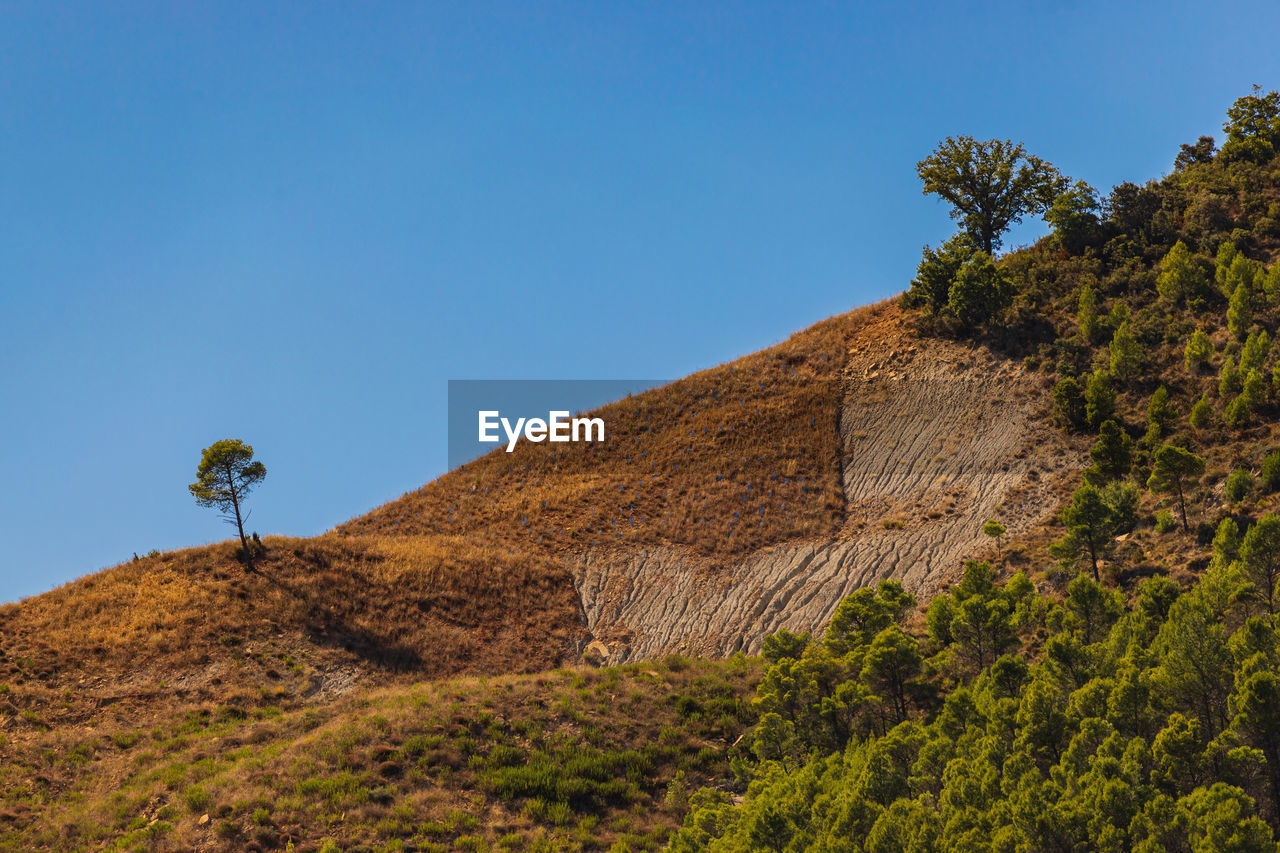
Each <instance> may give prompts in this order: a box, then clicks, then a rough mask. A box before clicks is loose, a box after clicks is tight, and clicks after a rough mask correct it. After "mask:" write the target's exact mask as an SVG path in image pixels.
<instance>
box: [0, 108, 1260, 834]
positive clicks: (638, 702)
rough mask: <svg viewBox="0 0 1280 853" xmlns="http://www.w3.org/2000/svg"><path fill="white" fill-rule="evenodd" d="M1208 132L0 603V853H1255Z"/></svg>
mask: <svg viewBox="0 0 1280 853" xmlns="http://www.w3.org/2000/svg"><path fill="white" fill-rule="evenodd" d="M1253 97H1254V98H1258V97H1259V96H1258V95H1255V96H1253ZM1242 100H1247V98H1246V99H1242ZM1273 100H1274V101H1275V102H1276V103H1275V105H1274V106H1275V107H1276V109H1275V115H1276V121H1277V126H1278V127H1280V96H1276V97H1275V98H1274V99H1273ZM1268 103H1269V102H1268ZM1263 106H1266V104H1263ZM1231 127H1234V128H1235V129H1234V130H1232V131H1231V133H1234V134H1235V136H1233V137H1231V139H1230V140H1229V143H1228V145H1227V146H1225V147H1224V149H1223V150H1222V151H1218V150H1217V149H1216V148H1215V147H1214V145H1213V143H1212V141H1211V140H1210V141H1208V142H1206V141H1205V139H1201V140H1200V141H1198V142H1197V143H1196V144H1195V145H1188V146H1184V147H1183V151H1182V153H1181V154H1180V155H1179V158H1178V160H1177V161H1176V163H1175V169H1174V171H1173V172H1172V173H1171V174H1170V175H1168V176H1166V177H1165V178H1163V179H1161V180H1159V181H1152V182H1149V183H1148V184H1146V185H1143V186H1138V185H1136V184H1122V185H1120V186H1118V187H1116V188H1115V189H1114V190H1113V191H1112V192H1111V194H1110V195H1109V196H1107V197H1106V198H1105V199H1103V198H1101V197H1100V196H1099V195H1098V194H1097V193H1095V192H1094V191H1093V190H1092V189H1091V188H1089V187H1087V185H1083V184H1082V183H1080V182H1077V183H1076V184H1075V185H1073V187H1074V188H1072V189H1069V190H1066V191H1063V192H1061V193H1060V195H1059V196H1058V197H1057V200H1056V201H1055V202H1054V203H1053V205H1052V207H1051V208H1050V209H1049V210H1048V211H1047V212H1046V214H1045V215H1046V217H1047V218H1048V219H1049V220H1050V221H1051V223H1052V224H1053V233H1052V234H1051V235H1050V236H1048V237H1046V238H1044V239H1043V240H1041V241H1040V242H1038V243H1037V244H1036V245H1034V246H1031V247H1026V248H1022V249H1018V250H1016V251H1013V252H1010V253H1008V254H1006V255H1004V256H1002V257H998V258H996V257H992V256H991V255H989V254H987V253H985V252H982V251H979V250H977V249H976V248H975V246H976V241H975V239H974V235H967V234H964V233H961V234H958V235H957V237H956V238H954V239H953V240H952V241H948V244H946V245H945V246H944V247H942V248H940V249H938V250H933V249H930V248H928V247H926V249H925V251H924V254H923V259H922V263H921V267H920V272H919V275H918V277H917V279H916V281H914V282H913V283H912V286H911V288H910V290H909V291H908V292H907V293H906V294H904V296H903V298H902V299H900V300H896V301H894V302H886V303H881V304H879V305H874V306H870V307H867V308H863V309H859V310H857V311H854V312H851V313H849V314H844V315H840V316H836V317H832V318H830V319H828V320H825V321H822V322H820V323H818V324H816V325H814V326H813V327H811V328H809V329H806V330H803V331H801V332H798V333H797V334H795V335H793V336H792V337H790V338H789V339H787V340H786V341H784V342H782V343H780V344H777V345H775V346H773V347H770V348H768V349H765V350H762V351H760V352H759V353H755V354H752V355H749V356H746V357H744V358H741V359H738V360H736V361H733V362H730V363H727V364H725V365H723V366H721V367H717V368H713V369H711V370H707V371H703V372H700V373H697V374H694V375H692V376H690V377H688V378H686V379H683V380H679V381H677V382H674V383H671V384H670V385H667V386H664V387H662V388H657V389H653V390H651V391H648V392H645V393H643V394H637V395H634V396H632V397H628V398H627V399H625V400H619V401H617V402H615V403H612V404H610V405H608V406H605V407H603V408H602V409H600V410H599V411H598V414H599V415H600V416H601V417H603V418H605V419H606V421H607V422H608V423H609V424H610V440H609V441H608V442H605V443H603V444H584V445H568V446H567V447H565V448H560V447H557V448H555V449H554V450H553V449H552V447H551V446H550V445H531V444H528V443H523V444H521V445H519V446H518V447H517V449H516V451H515V452H514V453H511V454H507V453H504V452H502V451H496V452H494V453H491V454H489V455H487V456H484V457H482V458H480V459H478V460H475V461H473V462H471V463H468V464H467V465H464V466H462V467H461V468H459V469H457V470H455V471H451V472H449V473H448V474H446V475H444V476H442V477H441V478H439V479H437V480H436V481H434V482H432V483H428V484H426V485H425V486H423V487H422V488H421V489H418V490H416V491H414V492H411V493H409V494H406V495H404V496H402V497H401V498H399V499H397V500H394V501H392V502H390V503H388V504H386V505H385V506H382V507H380V508H378V509H376V510H374V511H373V512H370V513H368V514H366V515H363V516H360V517H357V518H355V519H353V520H351V521H350V522H347V523H345V524H343V525H340V526H339V527H338V528H337V529H336V530H334V531H332V532H329V533H326V534H325V535H323V536H320V537H315V538H312V539H288V538H283V537H278V538H277V537H272V538H268V539H267V540H265V553H264V554H263V555H262V557H261V558H260V559H259V560H258V561H257V570H256V571H250V570H249V569H248V568H247V567H246V566H245V565H244V564H243V563H241V562H240V560H239V559H238V558H237V552H236V548H235V546H234V545H233V544H232V543H222V544H218V545H214V546H209V547H204V548H193V549H188V550H183V551H177V552H171V553H167V554H156V555H151V556H148V557H146V558H143V559H139V560H135V561H133V562H129V563H125V564H122V565H120V566H117V567H114V568H112V569H109V570H107V571H104V572H100V573H98V574H96V575H91V576H88V577H85V578H82V579H80V580H78V581H75V582H73V583H71V584H67V585H65V586H63V587H61V588H59V589H57V590H54V591H52V592H49V593H47V594H45V595H41V596H36V597H33V598H31V599H27V600H25V601H22V602H18V603H15V604H9V605H5V606H3V607H0V652H2V654H0V747H3V749H4V751H5V755H6V759H7V761H6V765H5V770H4V776H3V778H2V779H0V784H2V785H3V787H2V789H0V800H2V801H3V804H4V811H3V812H2V813H0V843H2V844H4V845H6V846H7V847H8V848H10V849H32V848H36V849H40V848H44V849H56V848H58V846H59V845H60V844H61V845H62V847H61V849H66V848H68V847H69V848H71V849H93V848H101V847H102V846H103V845H104V844H111V845H114V847H115V849H134V848H138V847H141V848H142V849H148V848H149V849H165V848H166V847H174V848H178V847H186V848H191V847H198V848H201V849H259V848H261V849H268V848H278V847H281V846H283V845H286V844H288V843H289V842H290V841H291V840H293V839H298V840H303V841H305V842H306V843H307V844H308V845H310V846H312V847H318V846H319V844H320V843H321V842H322V840H324V839H330V840H332V842H333V844H337V845H340V846H339V849H382V850H397V849H429V850H434V849H451V848H452V849H474V850H485V849H507V848H515V849H605V848H606V847H608V846H609V845H612V844H614V843H615V842H616V843H617V844H619V845H624V846H619V847H616V848H615V849H618V850H622V849H637V848H639V849H655V848H656V847H658V846H660V845H661V844H662V843H665V841H666V840H667V839H668V838H669V837H672V836H671V833H672V832H673V831H674V830H675V829H676V827H677V825H679V823H680V821H681V820H683V821H684V822H683V828H682V829H680V831H679V833H678V834H677V835H675V836H674V838H675V841H674V843H675V845H676V847H677V849H704V848H712V849H726V850H734V849H778V850H781V849H795V850H800V849H831V848H832V845H836V843H837V840H838V839H844V841H841V842H840V843H841V844H843V843H845V842H848V843H850V844H854V846H851V847H849V848H848V849H853V850H862V849H868V850H869V849H875V850H893V849H913V850H921V851H927V850H940V849H948V850H950V849H985V847H984V845H986V846H989V844H992V843H996V842H997V841H998V844H997V846H999V847H1000V849H1008V850H1019V849H1064V850H1077V849H1078V850H1094V849H1116V850H1128V849H1142V850H1144V851H1157V850H1174V849H1177V850H1181V849H1188V850H1192V849H1194V850H1196V851H1200V850H1219V849H1222V850H1226V849H1248V850H1254V849H1259V850H1262V849H1275V844H1274V841H1273V833H1274V831H1275V829H1276V828H1277V826H1280V750H1277V748H1276V744H1277V743H1280V735H1278V734H1277V733H1278V732H1280V699H1276V698H1275V697H1277V696H1280V684H1276V683H1274V681H1275V679H1276V678H1277V676H1276V672H1277V671H1280V667H1278V665H1280V654H1277V652H1276V650H1277V649H1280V638H1278V637H1277V634H1276V618H1277V617H1276V616H1275V612H1276V610H1277V607H1278V606H1280V583H1278V582H1280V517H1278V516H1277V514H1276V513H1277V510H1278V508H1280V436H1278V435H1277V420H1276V415H1277V414H1280V359H1278V358H1277V352H1276V347H1275V346H1274V345H1273V338H1274V336H1275V335H1277V334H1280V263H1278V262H1277V255H1278V254H1280V225H1277V223H1278V222H1280V161H1278V160H1277V159H1276V157H1275V148H1274V145H1273V147H1272V148H1265V147H1264V146H1261V141H1260V138H1254V137H1249V136H1248V135H1247V134H1245V135H1244V136H1241V134H1242V133H1244V131H1241V130H1240V129H1239V128H1238V127H1235V126H1234V125H1231ZM1276 134H1277V140H1276V144H1280V130H1278V131H1276ZM1250 140H1252V141H1253V142H1258V143H1259V144H1258V145H1251V144H1247V143H1249V142H1250ZM1267 144H1268V145H1271V144H1272V143H1271V142H1267ZM1062 186H1063V187H1066V186H1068V184H1067V183H1066V181H1065V179H1063V181H1062ZM939 282H940V283H941V285H942V287H940V286H939ZM988 522H998V524H997V525H994V526H992V525H989V524H988ZM984 528H986V532H984ZM740 653H745V654H747V655H757V654H759V655H761V656H762V657H763V658H764V660H765V664H764V665H759V664H757V663H754V662H752V661H751V659H748V658H745V657H744V656H743V654H740ZM686 656H699V657H703V658H707V659H710V661H706V662H701V663H697V664H695V665H692V666H691V665H690V663H689V661H688V660H687V657H686ZM723 658H729V661H728V662H723V663H715V662H713V661H715V660H716V659H723ZM659 662H661V663H659ZM601 665H606V668H604V669H596V668H595V667H599V666H601ZM564 666H571V667H576V669H573V670H568V671H562V672H557V673H552V674H547V673H548V672H549V671H551V670H553V669H555V668H556V667H564ZM533 673H542V674H533ZM450 678H453V679H459V678H460V679H461V680H454V681H448V680H447V679H450ZM424 682H427V683H424ZM410 685H417V686H412V687H411V686H410ZM566 685H568V686H567V687H566ZM544 689H545V694H544ZM752 689H754V690H755V691H756V696H755V700H754V701H752V702H749V703H748V702H747V701H746V699H745V697H746V696H747V695H749V693H750V691H751V690H752ZM664 696H666V697H667V698H663V697H664ZM672 697H674V698H672ZM549 702H550V703H553V707H551V708H550V709H548V703H549ZM543 711H548V713H546V714H544V713H543ZM1068 732H1079V736H1078V737H1070V738H1069V737H1068V736H1067V733H1068ZM139 744H145V747H144V748H140V749H137V750H134V747H135V746H137V745H139ZM953 753H954V754H956V755H958V756H959V759H958V760H959V761H960V763H957V764H954V765H952V764H949V763H947V761H944V760H943V759H944V756H947V755H951V754H953ZM525 764H528V765H529V769H528V770H520V769H519V768H520V767H521V766H523V765H525ZM570 771H572V772H570ZM682 774H683V775H682ZM796 779H799V780H800V782H798V783H797V782H796V781H795V780H796ZM624 780H625V781H624ZM703 784H706V785H707V786H708V787H707V789H706V790H704V791H702V792H701V793H699V794H697V795H695V796H693V797H692V798H691V799H690V800H689V801H688V802H686V799H685V795H686V794H687V793H689V792H690V791H692V790H693V788H695V787H697V786H699V785H703ZM797 784H799V786H800V787H797ZM180 801H181V802H180ZM833 804H838V807H837V805H833ZM205 814H208V815H209V818H208V819H207V820H205V819H204V817H205ZM1091 814H1095V815H1102V816H1101V817H1096V819H1093V820H1092V822H1090V818H1089V815H1091ZM1224 815H1225V817H1224ZM1170 826H1172V827H1176V828H1177V829H1176V831H1171V830H1169V829H1168V827H1170ZM1232 827H1235V828H1236V830H1237V831H1238V832H1239V833H1243V835H1240V836H1239V837H1240V838H1241V839H1244V840H1242V841H1240V844H1239V845H1236V846H1232V843H1227V842H1226V841H1223V842H1222V843H1221V844H1219V843H1218V841H1214V840H1213V839H1216V838H1219V836H1220V835H1222V833H1226V834H1227V836H1230V833H1231V831H1232ZM1215 833H1217V834H1218V835H1215ZM1224 837H1225V836H1224ZM59 839H66V840H65V841H59ZM850 839H859V840H858V841H857V842H856V843H854V842H852V841H850ZM993 839H994V841H993ZM1205 839H1209V840H1208V841H1206V840H1205ZM1219 840H1221V839H1219ZM864 841H865V845H864V844H863V842H864ZM1202 842H1203V843H1202ZM1215 845H1217V846H1215ZM1268 845H1269V846H1268ZM300 849H301V848H300ZM330 849H332V845H331V847H330ZM841 849H843V848H841Z"/></svg>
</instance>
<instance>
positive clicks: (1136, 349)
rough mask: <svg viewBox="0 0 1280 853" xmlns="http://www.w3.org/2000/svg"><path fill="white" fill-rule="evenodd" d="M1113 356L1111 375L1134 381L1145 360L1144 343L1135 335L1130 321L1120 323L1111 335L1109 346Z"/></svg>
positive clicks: (1122, 379)
mask: <svg viewBox="0 0 1280 853" xmlns="http://www.w3.org/2000/svg"><path fill="white" fill-rule="evenodd" d="M1109 352H1110V357H1111V375H1112V376H1114V377H1115V378H1116V379H1119V380H1120V381H1121V382H1132V381H1133V380H1134V379H1136V378H1137V377H1138V375H1139V374H1140V373H1141V372H1142V364H1143V361H1144V358H1143V355H1144V354H1143V351H1142V345H1141V344H1140V343H1138V339H1137V338H1135V337H1134V336H1133V327H1132V326H1131V325H1130V323H1129V321H1128V320H1126V321H1125V322H1123V323H1121V324H1120V328H1118V329H1116V333H1115V334H1114V335H1113V336H1112V337H1111V346H1110V348H1109Z"/></svg>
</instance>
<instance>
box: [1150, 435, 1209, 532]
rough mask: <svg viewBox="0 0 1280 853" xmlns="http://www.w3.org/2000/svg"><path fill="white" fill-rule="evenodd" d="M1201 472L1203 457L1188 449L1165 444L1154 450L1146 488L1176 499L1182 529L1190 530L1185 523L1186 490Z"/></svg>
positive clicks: (1198, 478)
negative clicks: (1154, 453) (1153, 458)
mask: <svg viewBox="0 0 1280 853" xmlns="http://www.w3.org/2000/svg"><path fill="white" fill-rule="evenodd" d="M1203 474H1204V459H1202V458H1201V457H1199V456H1196V455H1195V454H1194V453H1192V452H1190V451H1188V450H1183V449H1182V448H1181V447H1176V446H1174V445H1171V444H1166V445H1164V446H1163V447H1161V448H1160V449H1159V450H1157V451H1156V457H1155V465H1154V466H1153V467H1152V469H1151V476H1150V477H1148V478H1147V488H1149V489H1150V490H1151V491H1153V492H1167V493H1169V494H1172V495H1173V496H1174V497H1175V498H1177V499H1178V509H1179V510H1180V511H1181V512H1182V529H1183V530H1184V531H1190V530H1191V526H1190V525H1189V524H1188V523H1187V490H1188V489H1189V488H1191V487H1192V486H1193V485H1195V484H1196V483H1198V482H1199V481H1200V477H1201V476H1202V475H1203Z"/></svg>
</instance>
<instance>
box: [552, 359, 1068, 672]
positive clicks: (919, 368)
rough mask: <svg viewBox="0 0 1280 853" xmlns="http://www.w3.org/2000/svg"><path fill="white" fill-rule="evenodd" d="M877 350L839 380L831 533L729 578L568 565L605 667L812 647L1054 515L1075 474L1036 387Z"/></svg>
mask: <svg viewBox="0 0 1280 853" xmlns="http://www.w3.org/2000/svg"><path fill="white" fill-rule="evenodd" d="M878 340H879V341H880V343H881V346H878V347H876V348H874V349H873V348H871V347H867V348H866V349H865V350H862V349H859V347H858V346H857V345H856V344H855V346H854V348H853V349H851V350H850V353H849V360H848V363H847V365H846V370H845V375H844V383H843V388H842V393H843V407H842V417H841V422H840V430H841V433H842V439H843V441H842V446H843V459H842V475H843V481H844V491H845V499H846V521H845V524H844V526H843V528H842V529H841V530H840V531H839V532H838V533H837V534H836V535H835V536H833V537H832V538H831V539H829V540H826V541H801V542H793V543H787V544H784V545H779V546H775V547H771V548H766V549H763V550H761V551H758V552H756V553H755V554H752V555H751V556H749V557H747V558H746V559H744V560H742V561H740V562H738V563H736V564H732V565H729V566H724V565H713V564H711V563H710V562H708V561H707V560H705V559H703V558H700V557H698V556H697V555H695V554H693V553H692V552H689V551H687V550H684V549H680V548H675V547H661V548H651V549H646V550H643V551H633V552H628V553H616V552H615V553H608V552H589V553H586V554H583V555H581V556H580V557H579V558H578V559H577V561H576V562H575V563H574V564H573V566H572V570H573V574H574V583H575V586H576V588H577V590H578V593H579V595H580V597H581V600H582V608H583V612H584V614H585V618H586V621H587V629H588V630H589V631H590V633H591V634H592V636H594V637H595V638H596V639H597V640H598V641H600V642H603V643H604V644H605V645H606V646H608V648H609V652H610V662H621V661H626V660H635V659H643V658H651V657H654V656H657V655H661V654H665V653H670V652H681V653H685V654H697V655H716V656H719V655H729V654H732V653H733V652H735V651H739V650H742V651H746V652H748V653H755V652H758V651H759V649H760V645H761V643H762V642H763V639H764V637H765V636H767V635H768V634H771V633H773V632H775V631H777V630H778V629H779V628H788V629H790V630H792V631H814V632H820V631H821V630H822V629H823V628H824V627H825V625H826V623H827V621H828V620H829V619H830V617H831V614H832V613H833V612H834V610H835V608H836V606H837V605H838V604H839V602H840V600H841V599H842V598H843V597H844V596H846V595H848V594H849V593H850V592H853V591H854V590H856V589H858V588H860V587H864V586H868V585H873V584H875V583H877V582H878V581H880V580H882V579H886V578H896V579H898V580H901V581H902V582H903V584H904V585H905V586H906V588H907V589H908V590H909V591H911V592H914V593H916V594H918V595H924V596H927V595H929V594H931V593H932V592H934V591H935V590H937V589H938V588H939V587H940V586H941V585H943V584H945V583H946V582H948V581H949V580H950V579H952V578H953V577H955V576H956V575H957V574H958V572H959V570H960V568H961V566H962V565H963V561H964V560H965V559H969V558H972V557H973V556H975V555H977V554H980V553H981V552H982V551H983V550H985V549H986V548H988V547H989V546H990V541H989V540H988V539H987V538H986V537H985V536H984V535H983V533H982V524H983V522H984V521H985V520H986V519H988V518H997V519H999V520H1000V521H1001V522H1002V523H1003V524H1005V526H1006V527H1007V529H1008V533H1009V535H1011V536H1016V535H1018V534H1020V533H1023V532H1026V531H1027V530H1029V529H1030V528H1031V527H1033V526H1034V525H1036V524H1038V523H1039V522H1041V521H1043V520H1045V519H1046V518H1048V517H1049V516H1051V515H1052V514H1053V513H1054V512H1055V511H1057V510H1058V508H1059V505H1060V502H1061V490H1062V488H1063V487H1064V485H1065V484H1066V483H1067V482H1068V481H1070V479H1071V477H1072V474H1073V472H1074V471H1076V470H1077V469H1078V468H1080V467H1081V466H1082V464H1083V460H1082V459H1081V458H1080V457H1079V454H1077V453H1074V452H1072V451H1070V450H1069V449H1068V448H1067V447H1066V445H1065V443H1064V442H1063V441H1062V439H1061V437H1060V435H1059V434H1058V432H1057V431H1056V430H1055V429H1053V428H1052V427H1051V426H1049V425H1048V424H1047V423H1046V422H1045V410H1046V402H1047V401H1046V394H1045V391H1044V389H1043V388H1042V387H1041V386H1040V385H1039V383H1038V382H1036V381H1035V380H1034V379H1032V378H1029V377H1026V376H1023V375H1022V372H1021V371H1020V370H1019V369H1018V368H1017V367H1016V366H1015V365H1013V364H1011V363H1009V362H1007V361H1004V360H1001V359H998V358H996V357H993V356H991V355H990V354H988V353H986V352H985V351H980V350H974V349H969V348H965V347H962V346H959V345H957V344H953V343H947V342H940V341H931V342H929V343H928V344H927V347H928V349H927V350H926V349H925V346H926V345H924V344H921V343H920V342H918V341H913V340H911V339H910V338H908V337H907V336H906V335H905V334H899V335H897V336H896V338H895V337H893V336H891V337H889V340H888V341H887V343H888V346H884V345H883V344H884V343H885V339H884V336H883V335H882V336H881V337H880V338H879V339H878ZM895 344H896V346H895Z"/></svg>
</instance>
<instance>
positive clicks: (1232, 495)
mask: <svg viewBox="0 0 1280 853" xmlns="http://www.w3.org/2000/svg"><path fill="white" fill-rule="evenodd" d="M1252 492H1253V477H1251V476H1250V475H1249V472H1248V471H1245V470H1243V469H1236V470H1235V471H1232V472H1231V475H1230V476H1229V477H1227V483H1226V486H1224V487H1223V494H1224V495H1225V496H1226V498H1227V502H1228V503H1231V504H1238V503H1240V501H1242V500H1244V499H1245V498H1247V497H1249V495H1250V494H1252Z"/></svg>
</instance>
